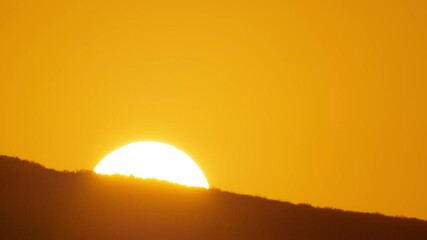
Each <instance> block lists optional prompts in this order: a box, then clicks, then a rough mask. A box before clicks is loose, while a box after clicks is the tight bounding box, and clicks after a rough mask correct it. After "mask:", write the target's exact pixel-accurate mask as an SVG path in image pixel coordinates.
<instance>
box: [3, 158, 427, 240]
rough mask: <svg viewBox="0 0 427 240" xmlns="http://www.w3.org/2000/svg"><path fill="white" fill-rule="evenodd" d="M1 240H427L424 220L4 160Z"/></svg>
mask: <svg viewBox="0 0 427 240" xmlns="http://www.w3.org/2000/svg"><path fill="white" fill-rule="evenodd" d="M0 239H2V240H8V239H44V240H48V239H58V240H66V239H76V240H82V239H88V240H89V239H90V240H96V239H102V240H108V239H117V240H118V239H120V240H125V239H153V240H154V239H156V240H158V239H186V240H191V239H198V240H208V239H215V240H217V239H221V240H225V239H244V240H251V239H290V240H307V239H325V240H326V239H327V240H334V239H337V240H338V239H339V240H343V239H346V240H350V239H363V240H367V239H375V240H381V239H384V240H392V239H402V240H411V239H420V240H421V239H422V240H426V239H427V222H425V221H421V220H417V219H406V218H393V217H386V216H382V215H378V214H366V213H355V212H345V211H340V210H333V209H320V208H313V207H311V206H308V205H294V204H290V203H286V202H278V201H271V200H267V199H262V198H258V197H252V196H246V195H238V194H233V193H227V192H222V191H220V190H203V189H195V188H187V187H182V186H178V185H174V184H169V183H164V182H159V181H147V180H140V179H134V178H125V177H118V176H114V177H108V176H99V175H96V174H94V173H93V172H91V171H86V172H77V173H74V172H58V171H55V170H51V169H46V168H44V167H43V166H41V165H38V164H35V163H31V162H28V161H22V160H19V159H17V158H11V157H6V156H0Z"/></svg>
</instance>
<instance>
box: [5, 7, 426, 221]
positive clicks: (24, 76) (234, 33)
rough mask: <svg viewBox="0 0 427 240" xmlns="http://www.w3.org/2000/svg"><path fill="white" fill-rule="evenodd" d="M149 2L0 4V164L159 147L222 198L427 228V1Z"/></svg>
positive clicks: (91, 159) (81, 160)
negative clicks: (5, 158)
mask: <svg viewBox="0 0 427 240" xmlns="http://www.w3.org/2000/svg"><path fill="white" fill-rule="evenodd" d="M152 2H155V3H144V1H137V0H134V1H131V0H123V1H117V3H113V1H82V0H77V1H66V2H64V1H45V0H38V1H35V0H33V1H1V2H0V36H1V37H0V79H1V81H0V96H1V101H0V109H1V111H2V117H1V118H0V135H1V138H0V154H6V155H14V156H19V157H21V158H25V159H31V160H35V161H37V162H40V163H42V164H44V165H45V166H47V167H51V168H56V169H69V170H72V169H91V168H93V167H94V166H95V165H96V164H97V162H98V161H99V160H100V159H101V158H102V157H104V156H105V155H106V154H107V153H109V152H111V151H112V150H114V149H116V148H118V147H120V146H123V145H125V144H127V143H129V142H133V141H138V140H158V141H162V142H166V143H169V144H172V145H175V146H177V147H178V148H180V149H182V150H183V151H185V152H187V153H188V154H189V155H190V156H192V157H193V158H194V159H195V161H196V162H197V163H198V164H199V166H200V167H201V168H202V169H203V170H204V172H205V174H206V176H207V178H208V180H209V183H210V185H211V186H214V187H217V188H221V189H224V190H228V191H233V192H239V193H248V194H257V195H261V196H265V197H268V198H274V199H281V200H287V201H291V202H295V203H300V202H307V203H311V204H313V205H316V206H332V207H336V208H344V209H351V210H358V211H374V212H376V211H378V212H383V213H387V214H392V215H404V216H412V217H419V218H424V219H427V205H426V204H425V203H426V202H427V191H425V188H426V186H427V175H426V173H427V150H426V149H427V145H426V144H427V47H426V42H427V30H426V25H427V15H426V12H427V7H426V2H425V1H419V0H413V1H410V0H409V1H403V0H401V1H365V0H363V1H347V2H345V1H328V2H326V1H259V2H249V1H233V3H231V2H230V1H213V2H212V1H211V2H206V1H152ZM349 2H353V3H349Z"/></svg>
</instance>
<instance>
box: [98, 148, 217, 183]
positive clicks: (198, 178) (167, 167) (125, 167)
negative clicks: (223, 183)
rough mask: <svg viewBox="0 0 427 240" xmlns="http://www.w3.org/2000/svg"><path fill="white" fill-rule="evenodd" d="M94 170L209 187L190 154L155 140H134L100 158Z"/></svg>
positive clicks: (109, 173)
mask: <svg viewBox="0 0 427 240" xmlns="http://www.w3.org/2000/svg"><path fill="white" fill-rule="evenodd" d="M94 171H95V172H96V173H99V174H107V175H112V174H119V175H125V176H130V175H133V176H135V177H139V178H144V179H149V178H154V179H158V180H165V181H169V182H173V183H177V184H181V185H185V186H191V187H202V188H206V189H208V188H209V184H208V181H207V180H206V177H205V175H204V174H203V172H202V170H201V169H200V168H199V167H198V166H197V164H196V163H195V162H194V161H193V160H192V159H191V157H190V156H188V155H187V154H185V153H184V152H183V151H181V150H179V149H177V148H175V147H173V146H171V145H168V144H165V143H159V142H148V141H147V142H135V143H131V144H128V145H126V146H124V147H121V148H119V149H117V150H115V151H113V152H111V153H110V154H108V155H107V156H106V157H104V158H103V159H102V160H101V161H100V162H99V163H98V165H97V166H96V167H95V169H94Z"/></svg>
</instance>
